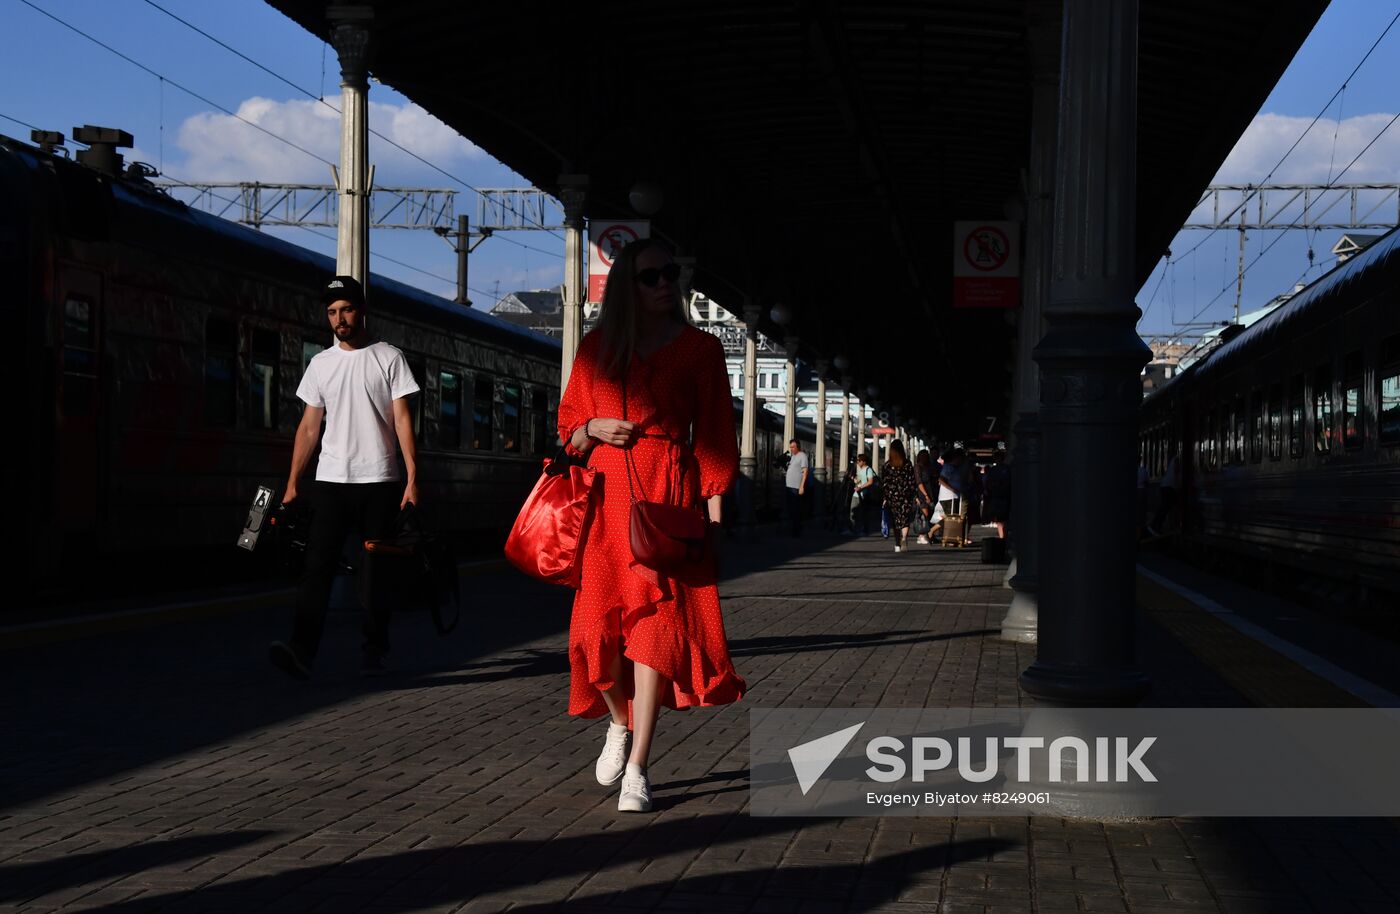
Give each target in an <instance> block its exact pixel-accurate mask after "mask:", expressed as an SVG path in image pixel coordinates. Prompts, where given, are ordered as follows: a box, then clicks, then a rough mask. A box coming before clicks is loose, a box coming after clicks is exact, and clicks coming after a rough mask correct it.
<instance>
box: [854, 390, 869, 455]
mask: <svg viewBox="0 0 1400 914" xmlns="http://www.w3.org/2000/svg"><path fill="white" fill-rule="evenodd" d="M856 453H857V454H865V459H866V462H867V463H869V462H870V460H871V457H870V454H869V453H867V452H866V450H865V401H863V400H862V399H861V398H860V397H856Z"/></svg>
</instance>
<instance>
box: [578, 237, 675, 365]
mask: <svg viewBox="0 0 1400 914" xmlns="http://www.w3.org/2000/svg"><path fill="white" fill-rule="evenodd" d="M652 248H658V249H660V250H662V251H664V252H665V253H666V254H667V255H668V256H669V255H670V253H671V250H670V248H669V247H667V246H666V244H665V243H664V242H662V241H660V240H659V239H656V238H643V239H642V240H640V241H634V242H632V243H631V244H629V245H627V247H625V248H623V249H622V252H621V253H620V254H618V255H617V259H616V260H614V261H613V265H612V269H611V270H609V271H608V283H607V285H606V286H605V287H604V290H603V307H602V310H601V311H600V312H599V314H598V332H599V333H601V334H602V335H603V340H602V357H603V370H604V372H605V373H606V374H607V375H608V376H609V377H613V378H618V377H621V376H622V374H623V372H624V371H626V369H627V366H628V365H629V364H631V362H632V354H633V353H634V352H636V350H637V295H636V290H635V286H634V283H635V282H636V275H637V258H638V257H640V256H641V255H642V254H643V253H645V252H646V251H649V250H651V249H652ZM674 317H675V319H676V320H678V321H680V322H681V323H682V324H688V323H690V321H689V320H688V319H687V316H686V307H685V301H684V299H683V297H682V295H681V294H680V289H679V287H677V294H676V310H675V314H674Z"/></svg>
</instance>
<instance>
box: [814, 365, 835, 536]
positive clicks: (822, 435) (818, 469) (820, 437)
mask: <svg viewBox="0 0 1400 914" xmlns="http://www.w3.org/2000/svg"><path fill="white" fill-rule="evenodd" d="M815 367H816V369H817V453H816V463H815V465H814V468H813V470H812V478H813V479H815V480H816V481H817V496H818V498H817V500H816V501H815V502H814V504H816V505H817V507H818V509H820V507H821V505H822V498H824V497H825V495H826V480H827V472H826V373H827V371H828V370H829V369H830V368H831V362H830V361H828V360H827V359H817V361H816V365H815Z"/></svg>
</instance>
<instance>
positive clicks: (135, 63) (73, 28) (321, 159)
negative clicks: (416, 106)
mask: <svg viewBox="0 0 1400 914" xmlns="http://www.w3.org/2000/svg"><path fill="white" fill-rule="evenodd" d="M19 2H20V3H23V4H24V5H25V6H27V7H29V8H30V9H33V10H34V11H35V12H37V13H40V14H41V15H43V16H45V17H47V18H48V19H51V20H53V21H54V22H56V23H58V24H59V25H61V26H63V27H64V28H66V29H69V30H70V31H72V32H74V33H76V34H78V35H80V36H82V37H83V38H85V39H87V40H88V41H91V42H92V43H93V44H95V45H97V46H98V47H100V48H102V49H104V50H106V51H109V52H110V53H112V54H115V55H116V56H118V57H120V58H121V59H122V60H125V61H126V62H127V63H129V64H131V65H132V66H134V67H136V68H138V69H140V70H141V71H142V72H145V73H148V74H150V75H151V76H154V77H156V78H157V79H159V80H161V81H162V83H169V84H170V85H172V86H174V87H175V88H177V89H179V90H180V91H181V92H184V93H185V94H186V95H189V96H190V97H192V98H195V99H197V100H198V101H201V102H203V103H204V104H206V105H209V106H210V107H213V108H216V109H218V110H219V111H221V112H223V113H224V114H227V115H228V116H229V117H232V118H234V119H235V120H238V121H240V122H241V123H244V124H247V125H248V126H249V127H252V128H253V129H255V130H257V131H259V132H260V133H263V134H265V135H267V136H269V137H271V138H272V139H274V140H277V141H278V142H280V143H284V144H286V145H287V146H290V147H291V148H293V149H295V150H297V151H298V152H301V153H304V154H305V155H308V156H310V157H311V158H313V159H315V160H316V161H318V162H321V163H322V164H325V165H328V166H334V165H335V164H336V163H334V162H332V161H331V160H330V159H327V158H325V157H324V156H321V155H319V154H317V153H315V152H312V151H311V150H310V149H307V148H306V147H304V146H301V145H299V144H298V143H295V142H293V141H292V140H289V139H287V138H286V137H284V136H282V135H280V134H278V133H275V132H273V131H271V130H268V129H267V128H266V127H263V126H262V125H261V124H258V123H256V122H254V121H250V120H248V119H247V118H245V117H243V116H242V115H240V114H238V113H237V112H235V111H231V110H229V109H228V108H226V107H224V106H223V105H220V104H219V103H218V102H215V101H213V100H212V99H209V98H207V97H205V96H204V95H201V94H200V93H198V92H196V91H195V90H193V89H191V88H189V87H188V86H185V85H184V84H183V83H180V82H177V81H176V80H173V79H171V78H169V77H168V76H165V75H164V74H162V73H160V72H158V71H156V70H154V69H152V68H151V67H148V66H146V65H145V64H143V63H141V62H140V61H139V60H136V59H135V58H133V57H131V56H130V55H128V54H125V53H123V52H122V51H119V50H117V49H116V48H114V47H112V46H111V45H109V44H107V43H106V42H104V41H102V40H101V39H99V38H97V37H95V36H93V35H91V34H89V33H87V32H85V31H83V30H82V29H81V28H79V27H78V26H76V25H73V24H72V23H71V22H68V21H66V20H64V19H62V18H60V17H59V16H56V15H54V14H53V13H51V12H49V11H48V10H46V9H44V8H43V7H40V6H38V5H36V4H35V3H33V2H32V0H19ZM323 103H324V102H323ZM331 110H336V109H335V108H334V107H332V108H331ZM375 135H376V136H379V134H375ZM381 138H382V137H381ZM386 141H387V142H389V143H391V144H393V141H392V140H386ZM393 145H396V146H397V144H393ZM399 148H400V149H403V147H399ZM403 151H404V152H406V153H407V154H409V155H412V156H414V157H415V158H420V161H424V162H425V164H428V165H430V166H431V167H436V166H432V163H430V162H426V160H422V159H421V157H418V156H417V155H416V154H415V153H413V152H412V151H411V150H407V149H404V150H403ZM439 170H441V169H439ZM444 174H447V172H444ZM448 176H449V177H452V176H451V175H450V174H449V175H448ZM453 180H458V179H456V178H453ZM471 189H472V190H473V191H475V192H476V193H478V194H480V193H481V192H480V191H479V190H477V189H476V188H471ZM390 193H392V192H390ZM396 196H399V197H400V198H401V199H403V200H405V202H410V201H408V200H407V198H406V197H403V195H401V194H396ZM493 237H495V236H493ZM556 237H557V236H556ZM503 240H505V241H508V242H509V243H511V244H514V245H517V246H519V247H524V248H529V249H530V250H533V251H537V252H539V253H541V254H548V255H552V256H561V255H559V254H557V253H555V252H550V251H546V250H543V249H541V248H536V247H533V246H532V245H528V244H525V243H523V242H520V241H516V240H515V239H513V238H505V239H503Z"/></svg>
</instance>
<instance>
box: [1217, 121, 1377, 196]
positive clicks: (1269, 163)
mask: <svg viewBox="0 0 1400 914" xmlns="http://www.w3.org/2000/svg"><path fill="white" fill-rule="evenodd" d="M1393 116H1394V115H1393V114H1379V113H1378V114H1360V115H1357V116H1355V117H1349V118H1345V119H1344V120H1342V122H1341V124H1340V126H1339V125H1338V122H1337V121H1336V120H1329V119H1327V118H1323V119H1320V120H1319V121H1318V122H1317V123H1316V124H1314V125H1313V128H1312V129H1311V130H1309V131H1308V133H1307V136H1305V137H1304V138H1303V140H1302V142H1300V143H1299V144H1298V148H1297V149H1294V150H1293V152H1292V153H1290V154H1289V156H1288V158H1287V159H1285V160H1284V162H1283V164H1282V165H1280V166H1279V167H1278V169H1277V170H1276V171H1274V173H1273V176H1272V177H1270V178H1269V181H1270V183H1273V184H1314V183H1315V184H1324V183H1326V182H1327V181H1328V180H1329V177H1330V178H1331V179H1332V180H1335V179H1336V178H1337V175H1338V174H1339V173H1341V171H1342V169H1344V168H1346V167H1347V165H1348V164H1349V163H1350V162H1351V160H1352V159H1353V158H1355V157H1356V155H1357V153H1359V152H1361V150H1362V149H1364V148H1365V147H1366V144H1367V143H1369V142H1371V140H1372V139H1374V138H1375V136H1376V134H1378V133H1380V131H1381V129H1382V128H1383V127H1385V125H1386V124H1387V123H1388V122H1389V121H1390V119H1391V118H1392V117H1393ZM1311 121H1312V118H1309V117H1288V116H1285V115H1281V114H1261V115H1259V116H1258V117H1256V118H1255V119H1254V121H1253V122H1252V123H1251V124H1250V125H1249V127H1248V128H1247V129H1246V130H1245V132H1244V134H1243V135H1242V136H1241V137H1240V139H1239V142H1237V143H1236V144H1235V148H1234V149H1232V150H1231V151H1230V154H1229V156H1227V157H1226V158H1225V162H1224V164H1223V165H1221V166H1220V171H1219V172H1218V173H1217V174H1216V176H1215V180H1214V181H1212V182H1211V183H1213V184H1245V183H1258V182H1260V181H1262V180H1264V178H1265V177H1266V176H1268V174H1269V171H1270V169H1273V167H1274V166H1275V165H1276V164H1277V163H1278V160H1279V159H1280V158H1281V157H1282V156H1283V154H1284V153H1285V152H1287V151H1288V149H1289V147H1290V146H1292V145H1293V143H1294V142H1295V141H1297V140H1298V137H1299V136H1301V135H1302V134H1303V131H1304V130H1307V127H1308V124H1309V123H1311ZM1334 137H1335V151H1334ZM1341 181H1342V183H1346V184H1365V183H1394V182H1397V181H1400V122H1397V123H1396V125H1395V126H1393V127H1391V128H1390V129H1389V130H1387V131H1386V132H1385V134H1384V135H1383V136H1382V137H1381V138H1380V139H1379V140H1377V141H1376V144H1375V145H1374V146H1372V147H1371V148H1370V149H1369V150H1367V151H1366V153H1365V155H1363V156H1362V157H1361V159H1360V160H1359V161H1358V162H1357V163H1356V164H1355V165H1353V166H1352V167H1351V168H1350V169H1349V170H1348V171H1347V172H1346V173H1345V174H1343V175H1342V177H1341Z"/></svg>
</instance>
